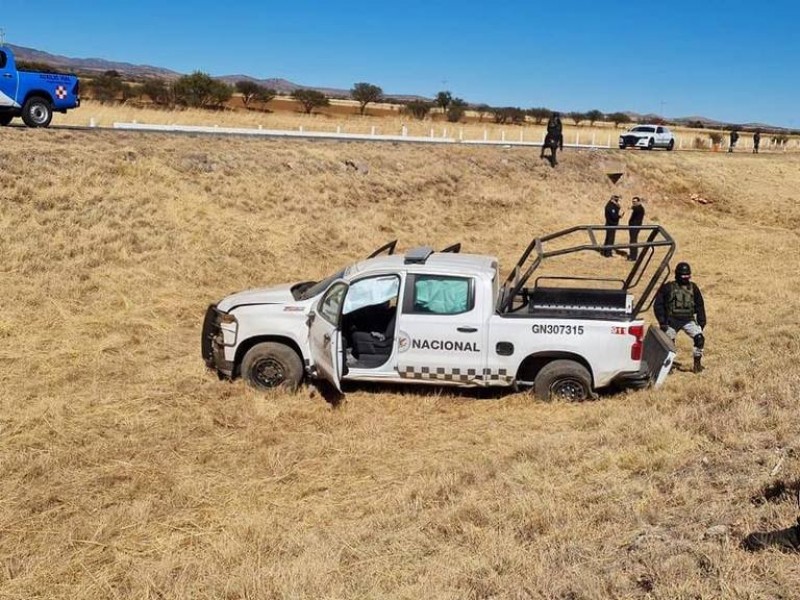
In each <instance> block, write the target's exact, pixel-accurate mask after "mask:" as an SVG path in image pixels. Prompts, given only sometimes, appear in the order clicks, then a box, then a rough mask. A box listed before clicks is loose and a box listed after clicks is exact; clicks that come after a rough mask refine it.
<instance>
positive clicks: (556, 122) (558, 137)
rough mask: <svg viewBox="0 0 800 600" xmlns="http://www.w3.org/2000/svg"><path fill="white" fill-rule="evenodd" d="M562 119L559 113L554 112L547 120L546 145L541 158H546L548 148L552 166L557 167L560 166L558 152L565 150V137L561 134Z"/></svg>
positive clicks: (540, 155)
mask: <svg viewBox="0 0 800 600" xmlns="http://www.w3.org/2000/svg"><path fill="white" fill-rule="evenodd" d="M561 130H562V125H561V117H560V116H559V114H558V112H553V114H551V115H550V118H549V119H548V120H547V135H545V137H544V144H542V151H541V153H540V154H539V158H544V157H545V156H544V151H545V149H546V148H549V149H550V156H549V157H548V158H549V160H550V166H552V167H555V166H556V165H557V164H558V160H557V159H556V151H557V150H559V149H560V150H564V136H563V135H562V133H561Z"/></svg>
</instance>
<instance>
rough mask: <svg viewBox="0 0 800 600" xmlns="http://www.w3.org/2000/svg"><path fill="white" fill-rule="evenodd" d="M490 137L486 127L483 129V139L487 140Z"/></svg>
mask: <svg viewBox="0 0 800 600" xmlns="http://www.w3.org/2000/svg"><path fill="white" fill-rule="evenodd" d="M488 139H489V132H488V131H487V130H486V129H484V130H483V141H484V142H485V141H486V140H488Z"/></svg>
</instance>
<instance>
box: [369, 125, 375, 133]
mask: <svg viewBox="0 0 800 600" xmlns="http://www.w3.org/2000/svg"><path fill="white" fill-rule="evenodd" d="M370 135H375V125H373V126H372V129H370Z"/></svg>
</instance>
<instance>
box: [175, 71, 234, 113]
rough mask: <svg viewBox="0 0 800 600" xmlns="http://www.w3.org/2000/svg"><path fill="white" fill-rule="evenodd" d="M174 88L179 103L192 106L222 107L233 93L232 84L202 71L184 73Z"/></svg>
mask: <svg viewBox="0 0 800 600" xmlns="http://www.w3.org/2000/svg"><path fill="white" fill-rule="evenodd" d="M172 89H173V93H174V96H175V101H176V102H177V103H178V104H182V105H184V106H189V107H192V108H210V107H220V106H222V105H223V104H225V102H227V101H228V100H230V98H231V96H232V95H233V88H232V87H231V86H229V85H228V84H227V83H225V82H223V81H217V80H216V79H213V78H212V77H211V76H209V75H207V74H206V73H203V72H201V71H195V72H194V73H192V74H191V75H184V76H183V77H181V78H180V79H178V80H177V81H176V82H175V84H174V85H173V87H172Z"/></svg>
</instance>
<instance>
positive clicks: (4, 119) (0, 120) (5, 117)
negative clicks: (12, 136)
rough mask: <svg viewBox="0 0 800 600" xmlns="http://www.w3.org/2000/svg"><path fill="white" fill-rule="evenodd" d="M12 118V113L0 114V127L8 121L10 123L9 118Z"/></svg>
mask: <svg viewBox="0 0 800 600" xmlns="http://www.w3.org/2000/svg"><path fill="white" fill-rule="evenodd" d="M13 118H14V115H0V127H5V126H6V125H8V124H9V123H11V119H13Z"/></svg>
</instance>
